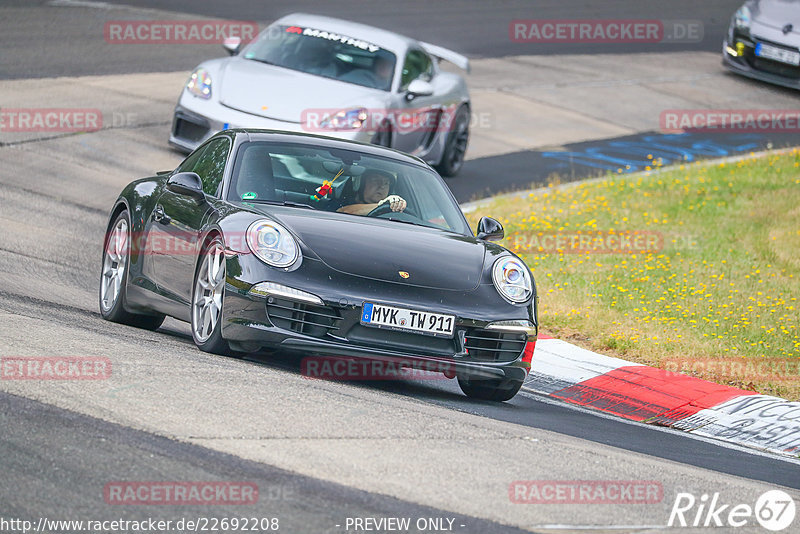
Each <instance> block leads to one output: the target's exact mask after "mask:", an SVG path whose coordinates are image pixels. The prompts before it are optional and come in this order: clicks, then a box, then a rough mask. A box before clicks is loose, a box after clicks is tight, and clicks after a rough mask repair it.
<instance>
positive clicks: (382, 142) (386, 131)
mask: <svg viewBox="0 0 800 534" xmlns="http://www.w3.org/2000/svg"><path fill="white" fill-rule="evenodd" d="M372 144H373V145H377V146H385V147H387V148H392V127H391V126H390V125H389V123H388V122H384V123H383V124H381V128H380V130H379V131H377V132H375V135H374V136H373V138H372Z"/></svg>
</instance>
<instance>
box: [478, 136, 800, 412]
mask: <svg viewBox="0 0 800 534" xmlns="http://www.w3.org/2000/svg"><path fill="white" fill-rule="evenodd" d="M653 167H654V168H657V167H658V162H654V165H653ZM481 215H491V216H494V217H496V218H497V219H499V220H500V221H501V222H502V223H503V224H504V226H505V228H506V239H505V240H504V242H503V244H504V245H505V246H507V247H509V248H511V249H512V250H514V251H515V252H517V253H518V254H520V255H521V256H522V257H523V258H524V259H525V261H526V262H527V263H528V265H529V266H530V267H531V269H532V271H533V273H534V276H535V277H536V281H537V284H538V289H539V295H540V297H541V306H540V322H541V325H542V329H543V331H545V332H548V333H551V334H553V335H556V336H559V337H561V338H563V339H568V340H571V341H573V342H575V343H576V344H579V345H582V346H585V347H587V348H590V349H593V350H596V351H598V352H601V353H606V354H611V355H615V356H620V357H624V358H626V359H629V360H633V361H638V362H641V363H644V364H648V365H655V366H661V367H666V368H670V369H675V368H676V366H678V367H680V368H682V367H681V365H683V366H686V365H691V364H694V367H693V368H692V369H693V370H692V372H691V374H694V375H696V376H700V377H702V378H705V379H707V380H712V381H717V382H721V383H726V384H730V385H733V386H737V387H742V388H745V389H752V390H756V391H759V392H761V393H766V394H772V395H778V396H782V397H786V398H790V399H792V400H798V399H800V374H799V373H798V372H799V371H800V320H799V319H798V315H799V314H798V306H800V303H799V302H798V299H799V298H800V153H799V152H798V151H797V150H793V151H791V152H789V153H785V154H780V155H779V154H771V155H768V156H764V157H755V156H752V155H751V156H750V157H748V158H746V159H743V160H741V161H738V162H733V163H719V164H711V165H709V164H693V165H685V166H684V165H682V166H680V167H675V168H669V169H660V170H658V172H656V171H653V172H649V173H645V174H643V175H636V176H621V175H616V176H608V177H607V178H605V179H600V180H593V181H589V182H583V183H577V184H567V185H559V184H553V185H551V186H550V187H548V188H545V189H543V190H538V191H536V192H533V193H531V194H530V195H528V196H522V197H499V198H497V199H494V200H492V201H491V202H490V204H489V205H488V206H485V207H482V208H481V209H480V210H478V211H477V212H474V213H472V214H470V215H469V218H470V219H471V221H470V222H471V224H472V225H473V227H474V226H475V224H476V223H477V219H478V218H479V217H480V216H481ZM625 232H632V233H634V234H635V233H637V232H643V233H649V235H651V236H656V237H658V238H659V243H658V246H657V247H656V248H657V250H652V251H648V250H642V249H639V250H638V253H637V252H636V251H634V252H631V251H630V250H629V251H628V252H627V253H609V251H608V250H607V249H606V250H600V249H597V250H596V251H595V252H594V253H586V250H587V247H585V246H584V247H583V248H581V250H578V251H569V250H565V249H562V250H560V251H559V250H553V249H551V248H544V247H542V245H543V244H544V245H547V242H546V241H543V238H545V237H546V236H553V235H560V236H573V235H575V236H580V235H589V236H590V237H592V238H596V237H597V236H598V235H601V236H603V237H604V238H607V236H608V235H619V234H620V233H625ZM576 239H579V238H577V237H576ZM661 239H663V241H661ZM721 362H727V363H729V364H730V363H734V364H737V363H749V364H750V365H749V367H746V366H742V367H741V369H740V370H739V371H737V372H731V371H730V367H728V368H722V367H720V366H719V363H721ZM679 364H680V365H679ZM763 364H768V365H770V366H772V371H771V372H766V371H765V369H766V367H764V366H763ZM758 365H761V367H760V369H761V371H762V372H757V370H758V369H759V367H758Z"/></svg>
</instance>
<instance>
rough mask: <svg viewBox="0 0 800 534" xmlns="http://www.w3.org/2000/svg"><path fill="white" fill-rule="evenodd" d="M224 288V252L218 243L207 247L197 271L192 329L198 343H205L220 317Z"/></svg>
mask: <svg viewBox="0 0 800 534" xmlns="http://www.w3.org/2000/svg"><path fill="white" fill-rule="evenodd" d="M224 288H225V251H224V250H223V248H222V245H220V243H219V242H217V241H215V242H213V243H211V244H210V245H209V247H208V248H207V249H206V250H205V253H204V255H203V263H202V264H201V265H200V269H198V271H197V280H196V281H195V286H194V300H193V302H192V329H193V330H194V336H195V338H196V339H197V341H199V342H200V343H205V342H206V341H207V340H208V338H209V337H211V334H212V333H213V332H214V328H216V326H217V322H219V319H220V316H221V315H222V292H223V290H224Z"/></svg>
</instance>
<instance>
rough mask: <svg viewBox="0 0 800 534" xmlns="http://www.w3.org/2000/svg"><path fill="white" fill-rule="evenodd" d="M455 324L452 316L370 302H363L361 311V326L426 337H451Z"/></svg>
mask: <svg viewBox="0 0 800 534" xmlns="http://www.w3.org/2000/svg"><path fill="white" fill-rule="evenodd" d="M455 322H456V321H455V317H454V316H452V315H444V314H441V313H431V312H424V311H419V310H408V309H405V308H395V307H393V306H384V305H383V304H374V303H372V302H365V303H364V307H363V309H362V311H361V324H363V325H366V326H374V327H377V328H388V329H391V330H403V331H406V332H416V333H418V334H425V335H428V336H440V337H453V327H454V326H455Z"/></svg>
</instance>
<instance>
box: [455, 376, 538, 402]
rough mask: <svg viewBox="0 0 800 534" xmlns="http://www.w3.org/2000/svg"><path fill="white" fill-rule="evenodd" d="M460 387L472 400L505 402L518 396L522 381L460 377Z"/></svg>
mask: <svg viewBox="0 0 800 534" xmlns="http://www.w3.org/2000/svg"><path fill="white" fill-rule="evenodd" d="M458 385H459V387H461V391H463V392H464V394H465V395H466V396H467V397H469V398H471V399H480V400H490V401H498V402H503V401H507V400H510V399H512V398H513V397H514V395H516V394H517V392H518V391H519V388H521V387H522V381H521V380H514V379H509V378H491V379H483V378H481V379H479V378H470V377H466V376H461V375H459V377H458Z"/></svg>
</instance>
